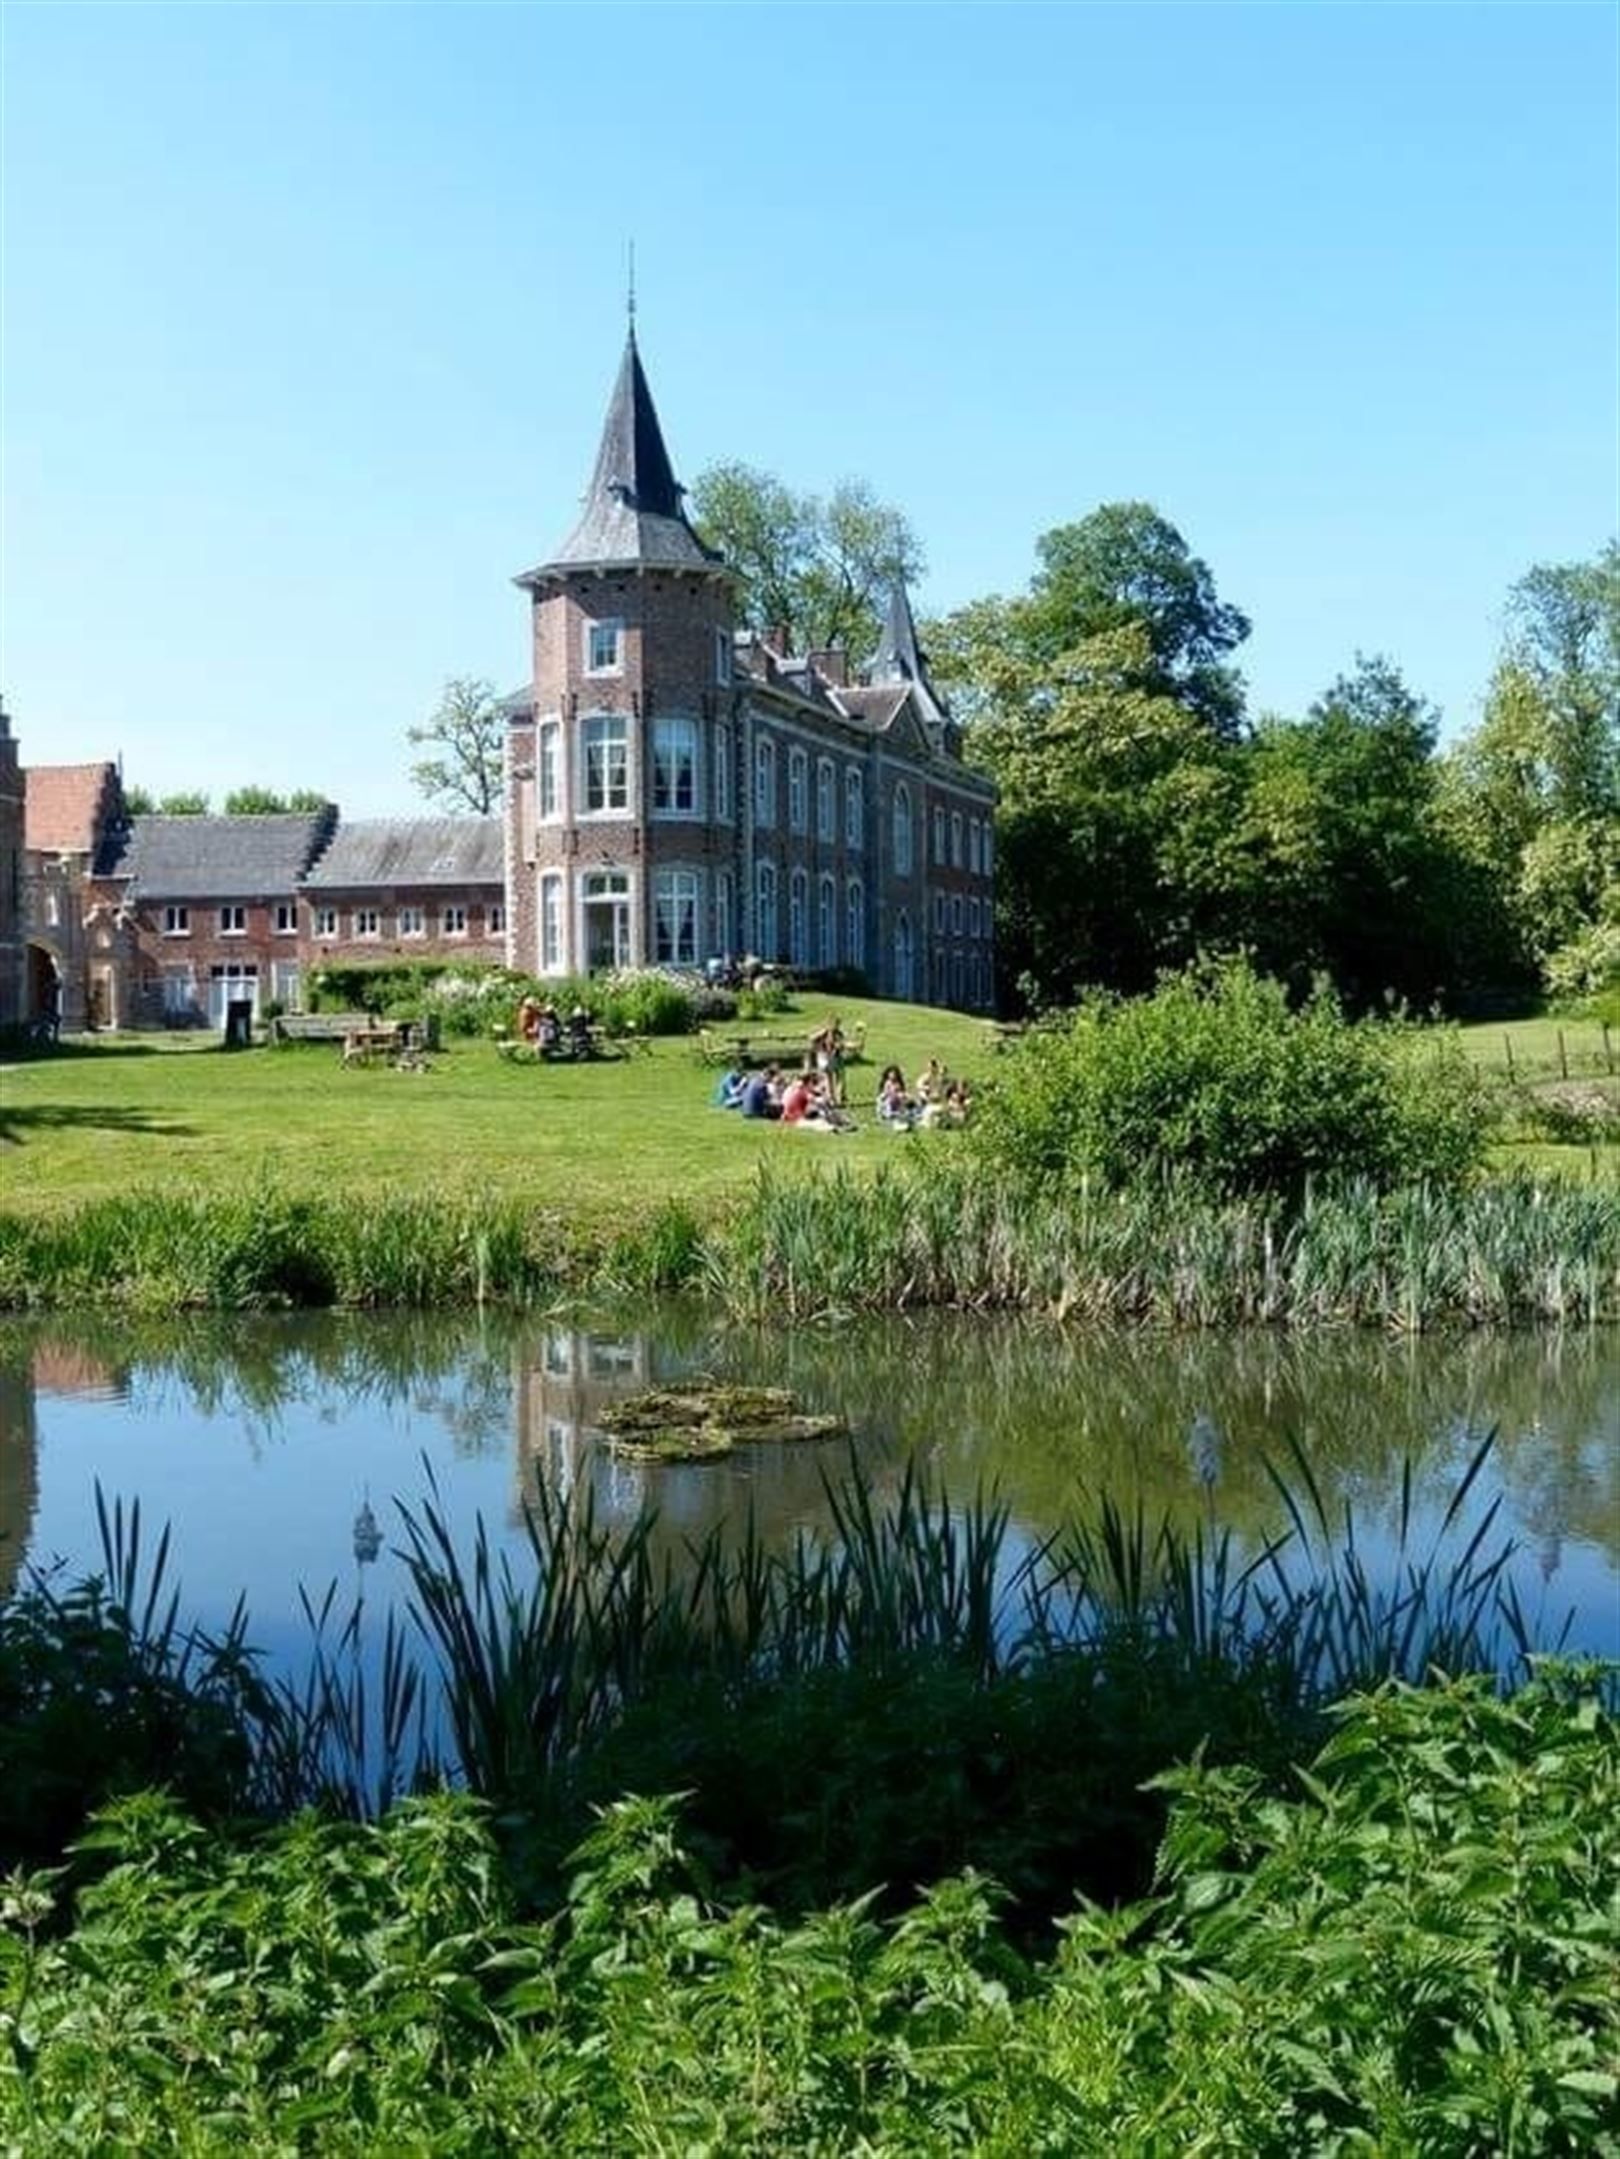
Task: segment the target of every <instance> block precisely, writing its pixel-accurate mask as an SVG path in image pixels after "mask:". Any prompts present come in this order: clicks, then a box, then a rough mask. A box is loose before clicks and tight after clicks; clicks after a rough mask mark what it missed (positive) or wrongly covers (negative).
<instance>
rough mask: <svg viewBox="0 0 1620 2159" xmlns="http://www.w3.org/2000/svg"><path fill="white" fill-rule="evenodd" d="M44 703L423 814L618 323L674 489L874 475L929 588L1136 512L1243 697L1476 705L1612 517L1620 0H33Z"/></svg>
mask: <svg viewBox="0 0 1620 2159" xmlns="http://www.w3.org/2000/svg"><path fill="white" fill-rule="evenodd" d="M0 34H3V46H0V98H3V105H0V120H3V135H0V182H3V193H0V240H3V248H4V252H3V262H0V279H3V283H0V301H3V309H4V312H3V319H0V446H3V451H4V527H3V534H0V537H3V542H4V559H3V581H0V607H3V616H0V631H3V637H4V652H3V658H0V687H3V688H4V691H5V694H6V698H7V702H8V705H9V707H10V709H11V711H12V714H13V718H14V722H15V725H16V728H17V731H18V734H19V737H20V739H21V742H22V747H23V755H24V759H25V761H29V762H35V763H44V762H47V761H55V760H69V759H72V760H79V759H89V758H94V757H100V756H104V755H113V754H119V753H121V754H122V756H123V758H124V766H125V772H126V775H127V777H129V778H130V779H132V780H136V781H141V782H144V783H145V784H147V785H149V786H151V787H153V788H154V789H156V790H158V791H159V792H163V791H167V790H170V789H173V788H178V787H182V786H186V785H196V786H201V787H204V788H207V789H209V790H211V791H212V792H213V793H214V795H215V797H216V799H217V798H218V796H219V795H220V794H221V793H222V792H223V791H224V790H225V789H226V788H227V787H229V786H230V785H232V784H236V783H241V782H247V781H257V782H262V783H264V784H266V785H271V786H276V787H280V788H289V787H296V786H312V787H321V788H324V789H326V790H327V791H329V792H330V793H332V794H333V795H335V796H336V797H337V798H338V799H339V800H340V801H341V802H342V803H343V804H344V806H345V807H346V808H347V809H349V810H350V811H351V813H354V814H360V813H364V812H372V813H384V812H391V811H406V810H409V809H410V808H411V807H413V805H414V802H415V798H414V797H413V795H412V792H411V789H410V787H409V784H408V781H407V779H406V777H405V767H406V764H407V762H408V758H409V754H410V753H409V752H408V750H407V747H406V744H405V740H404V733H405V729H406V727H407V726H408V725H409V724H410V723H411V721H413V720H415V719H418V718H420V717H423V716H425V715H426V713H427V712H428V711H429V710H430V709H431V707H432V706H433V704H434V702H435V700H436V697H437V695H438V692H439V689H440V686H441V684H442V682H443V680H444V679H445V678H446V677H447V676H450V675H457V674H472V675H489V676H491V677H493V678H494V679H495V680H496V682H497V683H498V684H500V685H501V686H502V687H503V688H504V687H508V686H510V685H512V684H514V683H516V682H518V681H519V680H521V679H522V676H523V674H524V671H525V667H526V658H527V644H526V623H525V616H524V605H523V600H522V596H521V595H520V594H519V593H518V592H517V591H515V590H514V589H513V587H512V586H511V584H510V582H509V579H510V577H511V575H512V574H513V573H514V572H516V571H518V570H521V569H523V568H525V567H526V566H527V565H529V564H530V563H532V562H534V561H535V560H536V559H538V558H539V557H540V556H541V555H542V554H543V553H544V551H545V550H546V549H547V548H548V547H549V546H551V545H552V544H553V543H554V542H555V541H556V540H558V539H559V538H560V537H561V535H562V533H563V531H564V529H565V528H566V526H567V525H568V524H569V522H570V518H571V515H572V512H573V509H574V506H575V504H576V502H577V499H578V496H579V494H580V491H581V489H582V488H583V486H584V483H585V480H586V477H587V475H588V472H589V468H590V464H591V459H592V456H593V453H594V449H595V441H596V433H597V429H598V426H599V423H600V419H601V413H602V408H603V405H604V403H605V400H606V397H607V393H608V389H609V386H610V384H611V381H612V377H613V374H614V371H615V368H616V366H617V362H618V358H619V351H620V345H621V341H622V337H623V299H624V258H625V241H626V238H627V236H629V235H632V234H633V235H634V237H635V241H636V249H637V261H638V265H639V277H638V282H639V288H640V318H639V321H640V330H641V342H642V350H643V354H644V357H645V359H646V362H647V366H648V371H649V375H650V377H651V380H652V384H653V388H654V392H655V395H656V396H657V399H658V402H659V408H660V411H661V414H662V417H663V420H664V425H665V431H666V433H667V435H668V437H669V440H670V445H671V449H672V452H673V455H674V458H675V463H676V469H677V471H678V472H679V473H680V474H682V475H683V476H684V477H686V478H690V477H692V476H693V475H694V474H695V473H696V472H697V471H698V470H699V469H700V468H701V467H702V466H703V465H705V464H707V463H709V462H710V461H712V460H714V459H716V458H721V457H738V458H743V459H746V460H747V461H749V462H750V463H753V464H756V465H760V466H763V467H765V468H767V469H768V470H771V471H774V472H776V473H777V474H779V475H780V476H781V477H782V478H783V479H785V480H787V481H789V482H791V483H792V484H794V485H796V486H799V487H811V488H816V487H825V486H828V485H830V484H831V483H832V482H834V481H835V480H837V479H839V478H840V477H842V476H844V475H846V474H859V475H864V476H865V477H866V478H868V479H870V480H871V482H872V483H873V485H874V486H875V487H876V488H877V489H878V491H879V493H880V494H881V495H883V496H884V497H885V498H887V499H889V500H891V501H894V502H896V503H898V504H900V505H901V506H902V507H903V508H904V509H905V510H906V511H907V513H908V514H909V515H910V517H911V518H912V520H913V522H914V523H915V525H916V527H917V529H918V531H919V533H920V534H921V536H922V539H923V542H924V545H925V547H926V549H927V554H928V562H929V571H928V576H927V579H926V581H925V584H924V586H923V588H922V590H921V591H920V593H919V594H918V596H917V597H918V601H919V605H920V606H921V607H922V608H925V609H928V610H937V609H945V608H949V607H952V606H955V605H957V604H958V603H960V602H962V601H964V600H967V599H970V598H972V597H974V596H976V595H978V594H981V593H984V592H988V591H1011V590H1015V589H1017V588H1019V587H1020V586H1022V585H1023V583H1024V582H1025V581H1026V579H1027V577H1028V575H1029V572H1030V569H1031V565H1032V555H1033V543H1034V540H1035V537H1036V535H1037V534H1039V533H1040V532H1042V531H1044V530H1046V529H1047V528H1048V527H1050V526H1051V525H1054V524H1057V523H1060V522H1063V521H1065V520H1067V519H1071V518H1075V517H1079V516H1082V515H1084V514H1085V512H1086V511H1088V510H1089V509H1091V508H1093V507H1094V506H1095V505H1096V504H1097V503H1099V502H1102V501H1106V500H1109V499H1114V498H1119V497H1126V496H1131V497H1145V498H1147V499H1148V500H1150V501H1152V502H1154V503H1156V504H1157V505H1158V507H1159V508H1160V509H1161V510H1162V511H1163V512H1164V513H1165V515H1167V516H1168V517H1170V518H1171V519H1173V520H1174V522H1175V523H1176V524H1177V525H1178V526H1179V527H1180V528H1181V530H1182V532H1183V533H1184V534H1185V536H1186V538H1187V540H1188V542H1189V543H1190V545H1191V546H1192V547H1193V548H1194V550H1195V551H1196V552H1198V553H1199V554H1201V555H1202V556H1204V558H1205V559H1206V560H1207V561H1208V562H1209V564H1210V565H1211V567H1212V569H1213V570H1214V573H1215V577H1216V581H1217V584H1218V586H1219V589H1220V592H1221V594H1222V596H1223V598H1226V599H1230V600H1233V601H1235V602H1237V603H1238V604H1239V605H1240V606H1242V607H1243V608H1244V609H1246V610H1247V611H1248V613H1249V614H1250V615H1251V616H1252V617H1253V620H1254V624H1255V630H1254V636H1253V638H1252V640H1251V641H1250V644H1249V645H1248V646H1247V648H1246V649H1245V652H1244V654H1243V661H1244V666H1245V669H1246V672H1247V675H1248V679H1249V684H1250V696H1251V705H1252V707H1253V708H1254V709H1256V710H1259V709H1264V708H1271V709H1277V710H1282V711H1290V712H1294V711H1299V710H1300V709H1302V708H1303V706H1304V705H1305V704H1306V703H1307V702H1308V701H1309V699H1310V698H1311V697H1312V696H1313V695H1314V694H1315V693H1316V692H1317V691H1318V690H1319V689H1320V688H1322V687H1323V686H1324V685H1325V684H1326V683H1327V682H1328V681H1330V680H1331V679H1332V677H1333V676H1334V675H1335V674H1336V673H1337V672H1338V671H1339V670H1340V668H1342V667H1344V666H1347V665H1348V664H1349V663H1350V661H1351V659H1352V656H1353V654H1354V652H1355V651H1356V649H1357V648H1358V647H1359V648H1362V649H1364V650H1369V651H1375V650H1376V651H1386V652H1388V653H1390V654H1391V655H1392V656H1393V657H1394V658H1395V659H1397V660H1398V661H1399V662H1400V664H1401V665H1402V667H1403V668H1404V669H1405V670H1406V672H1407V675H1408V677H1409V679H1410V680H1411V681H1412V682H1413V683H1414V684H1415V686H1417V687H1418V688H1419V689H1421V690H1423V691H1424V692H1425V693H1426V694H1428V695H1429V696H1430V697H1432V698H1434V699H1435V700H1436V701H1437V702H1438V703H1439V704H1440V705H1441V706H1442V708H1443V710H1444V713H1445V718H1446V724H1447V726H1448V728H1449V729H1456V728H1459V727H1463V726H1467V725H1469V724H1471V722H1472V720H1473V719H1474V718H1475V717H1476V716H1477V710H1478V702H1479V697H1480V693H1481V691H1482V690H1483V688H1484V685H1485V682H1486V679H1487V676H1488V674H1489V671H1490V667H1491V664H1492V661H1493V658H1494V655H1495V652H1496V648H1497V643H1498V639H1499V635H1500V629H1501V611H1502V604H1503V600H1504V597H1505V594H1506V591H1507V588H1508V586H1509V585H1510V584H1511V583H1512V581H1513V580H1514V579H1515V578H1516V577H1517V576H1519V575H1520V574H1521V573H1522V572H1523V571H1524V570H1525V569H1526V568H1527V567H1528V566H1529V565H1530V564H1531V563H1533V562H1536V561H1545V560H1554V561H1557V560H1572V559H1575V558H1578V557H1583V556H1588V555H1590V554H1592V553H1593V552H1595V551H1596V549H1597V548H1598V547H1599V546H1600V545H1601V544H1602V543H1603V541H1604V540H1605V539H1606V538H1607V537H1608V536H1609V534H1610V533H1611V532H1613V531H1614V530H1615V529H1616V526H1617V525H1620V501H1617V497H1620V419H1617V404H1620V336H1617V324H1620V10H1617V8H1616V7H1615V5H1613V4H1612V0H1598V4H1592V5H1560V4H1557V0H1537V4H1535V5H1533V6H1517V5H1503V6H1473V5H1464V6H1404V5H1382V6H1374V5H1366V6H1359V7H1350V6H1345V7H1334V6H1314V5H1305V4H1301V5H1276V6H1254V7H1231V6H1225V5H1220V4H1208V5H1201V6H1182V7H1174V6H1135V7H1039V8H1034V7H1032V8H1021V7H1016V6H1010V5H1001V6H995V7H972V6H963V7H951V8H947V7H933V6H920V5H919V6H908V7H888V8H879V7H861V6H843V7H832V6H824V7H797V8H795V7H785V6H776V7H770V8H764V7H757V8H756V7H750V6H737V7H711V8H702V7H682V6H659V7H653V8H640V7H612V6H602V5H598V6H592V7H589V8H579V9H575V8H572V7H545V8H524V7H519V6H506V7H493V6H491V7H479V6H475V5H469V4H466V0H462V4H459V5H456V6H454V7H444V8H441V7H437V6H419V7H384V6H351V7H341V8H340V7H319V6H307V7H298V6H278V7H274V8H262V9H261V8H258V7H254V6H216V7H209V6H194V7H185V8H153V7H142V6H127V5H119V6H110V7H103V6H73V5H60V4H58V5H51V6H39V5H28V4H23V5H17V4H10V0H8V4H6V5H5V6H4V9H3V15H0Z"/></svg>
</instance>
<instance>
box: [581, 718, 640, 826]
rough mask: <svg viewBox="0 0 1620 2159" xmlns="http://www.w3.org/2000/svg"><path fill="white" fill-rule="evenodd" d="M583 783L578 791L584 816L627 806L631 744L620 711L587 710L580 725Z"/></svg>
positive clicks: (591, 815)
mask: <svg viewBox="0 0 1620 2159" xmlns="http://www.w3.org/2000/svg"><path fill="white" fill-rule="evenodd" d="M580 741H581V748H582V751H583V755H584V764H585V785H584V788H583V789H582V790H581V792H582V793H583V795H584V800H585V814H586V816H587V817H600V816H603V815H611V814H612V813H613V812H614V811H624V810H627V809H628V808H629V807H630V745H629V738H628V732H627V728H626V723H625V718H624V715H623V713H621V712H593V713H590V714H589V715H588V716H587V717H586V719H585V720H584V722H583V723H582V726H581V732H580Z"/></svg>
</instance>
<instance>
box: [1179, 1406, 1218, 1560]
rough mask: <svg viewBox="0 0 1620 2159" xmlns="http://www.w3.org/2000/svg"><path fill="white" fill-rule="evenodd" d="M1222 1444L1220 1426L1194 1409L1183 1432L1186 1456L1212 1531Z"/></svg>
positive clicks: (1203, 1412) (1207, 1412) (1205, 1411)
mask: <svg viewBox="0 0 1620 2159" xmlns="http://www.w3.org/2000/svg"><path fill="white" fill-rule="evenodd" d="M1224 1445H1225V1441H1224V1440H1223V1438H1222V1436H1221V1428H1220V1426H1219V1425H1218V1424H1217V1423H1216V1422H1215V1419H1214V1418H1213V1417H1212V1416H1211V1415H1210V1413H1209V1411H1208V1410H1207V1409H1200V1410H1198V1411H1196V1412H1195V1414H1194V1416H1193V1421H1192V1425H1191V1428H1190V1430H1189V1431H1188V1433H1187V1458H1188V1460H1189V1461H1190V1462H1191V1464H1192V1473H1193V1475H1194V1476H1195V1477H1196V1478H1197V1479H1198V1481H1199V1483H1200V1484H1201V1485H1202V1486H1203V1487H1204V1498H1205V1501H1206V1502H1207V1504H1208V1507H1209V1526H1210V1529H1211V1531H1212V1532H1213V1530H1214V1527H1215V1487H1216V1485H1217V1484H1219V1483H1220V1481H1221V1450H1222V1448H1223V1446H1224Z"/></svg>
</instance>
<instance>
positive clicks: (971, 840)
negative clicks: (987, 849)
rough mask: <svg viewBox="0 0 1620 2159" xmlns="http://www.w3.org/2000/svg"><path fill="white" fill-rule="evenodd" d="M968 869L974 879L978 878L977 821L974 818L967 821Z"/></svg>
mask: <svg viewBox="0 0 1620 2159" xmlns="http://www.w3.org/2000/svg"><path fill="white" fill-rule="evenodd" d="M968 868H969V869H970V870H971V871H972V872H973V874H974V876H975V877H977V876H978V874H979V820H978V819H977V818H976V817H974V818H970V819H969V821H968Z"/></svg>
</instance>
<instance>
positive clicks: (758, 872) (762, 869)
mask: <svg viewBox="0 0 1620 2159" xmlns="http://www.w3.org/2000/svg"><path fill="white" fill-rule="evenodd" d="M779 891H780V885H779V881H778V878H777V875H776V864H775V863H774V862H772V861H771V860H770V859H769V857H766V858H765V859H764V860H762V861H759V862H756V863H755V864H754V939H755V943H756V944H757V946H758V951H759V957H760V958H761V959H762V960H774V959H777V958H779V957H780V953H779V950H778V947H777V942H776V934H777V929H778V923H777V905H776V903H777V898H778V894H779Z"/></svg>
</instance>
